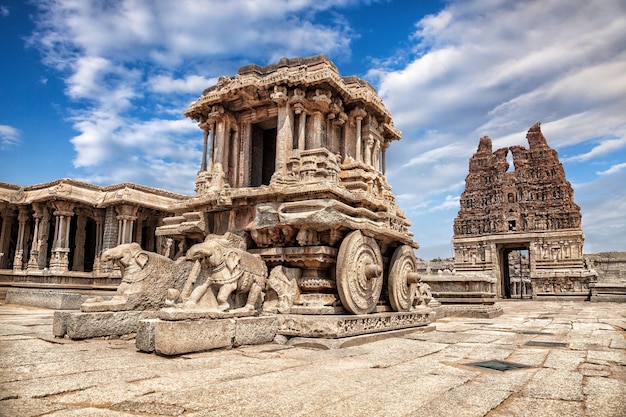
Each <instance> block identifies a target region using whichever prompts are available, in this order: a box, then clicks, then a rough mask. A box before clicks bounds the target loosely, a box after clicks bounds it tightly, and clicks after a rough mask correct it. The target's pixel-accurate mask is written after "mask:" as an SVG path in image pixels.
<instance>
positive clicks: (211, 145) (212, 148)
mask: <svg viewBox="0 0 626 417" xmlns="http://www.w3.org/2000/svg"><path fill="white" fill-rule="evenodd" d="M209 126H210V127H209V130H210V131H211V140H210V141H209V166H208V168H207V169H208V170H209V171H211V170H212V169H213V159H214V158H215V155H214V154H215V123H210V124H209Z"/></svg>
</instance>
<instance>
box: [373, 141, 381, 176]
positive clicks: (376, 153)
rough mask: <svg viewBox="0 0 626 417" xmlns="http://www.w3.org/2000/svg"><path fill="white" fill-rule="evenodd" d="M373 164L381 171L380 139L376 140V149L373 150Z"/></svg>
mask: <svg viewBox="0 0 626 417" xmlns="http://www.w3.org/2000/svg"><path fill="white" fill-rule="evenodd" d="M372 166H373V167H374V169H376V171H378V172H381V171H382V169H381V167H380V140H378V139H376V140H374V149H373V150H372Z"/></svg>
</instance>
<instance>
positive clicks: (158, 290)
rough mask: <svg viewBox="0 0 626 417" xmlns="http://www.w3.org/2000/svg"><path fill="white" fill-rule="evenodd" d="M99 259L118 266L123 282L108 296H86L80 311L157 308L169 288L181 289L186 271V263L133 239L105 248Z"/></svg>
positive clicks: (164, 299) (163, 303) (164, 301)
mask: <svg viewBox="0 0 626 417" xmlns="http://www.w3.org/2000/svg"><path fill="white" fill-rule="evenodd" d="M101 261H103V262H113V263H115V264H116V265H117V266H119V268H120V271H121V274H122V283H121V284H120V285H119V286H118V288H117V291H116V294H115V296H113V297H111V298H104V297H95V298H90V299H87V300H86V301H85V303H83V305H82V306H81V310H82V311H121V310H158V309H159V308H162V307H165V306H166V296H167V291H168V289H170V288H178V289H180V288H182V285H183V283H184V282H185V278H186V277H187V275H188V274H189V263H188V262H184V261H178V262H174V261H173V260H171V259H169V258H167V257H165V256H162V255H159V254H157V253H154V252H149V251H146V250H143V249H142V248H141V246H140V245H139V244H138V243H136V242H133V243H125V244H122V245H119V246H116V247H114V248H111V249H107V250H105V251H104V252H103V253H102V256H101Z"/></svg>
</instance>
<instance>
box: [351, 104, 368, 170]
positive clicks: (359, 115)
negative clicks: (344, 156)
mask: <svg viewBox="0 0 626 417" xmlns="http://www.w3.org/2000/svg"><path fill="white" fill-rule="evenodd" d="M352 113H353V116H354V121H355V123H356V160H357V161H359V162H363V141H362V138H361V128H362V126H361V124H362V122H363V118H364V117H365V116H367V112H366V111H365V110H363V109H362V108H360V107H358V108H356V109H354V110H353V111H352Z"/></svg>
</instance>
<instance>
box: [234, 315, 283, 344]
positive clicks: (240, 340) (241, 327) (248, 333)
mask: <svg viewBox="0 0 626 417" xmlns="http://www.w3.org/2000/svg"><path fill="white" fill-rule="evenodd" d="M277 332H278V318H277V317H275V316H268V317H242V318H239V319H237V320H236V324H235V340H234V342H233V345H234V346H243V345H260V344H263V343H270V342H272V341H273V340H274V337H276V333H277Z"/></svg>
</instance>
